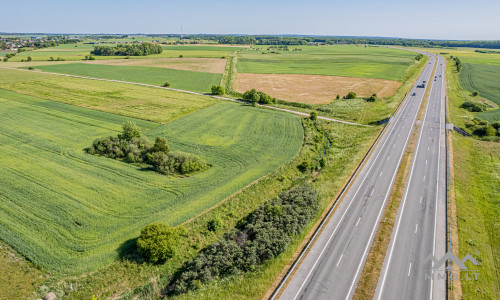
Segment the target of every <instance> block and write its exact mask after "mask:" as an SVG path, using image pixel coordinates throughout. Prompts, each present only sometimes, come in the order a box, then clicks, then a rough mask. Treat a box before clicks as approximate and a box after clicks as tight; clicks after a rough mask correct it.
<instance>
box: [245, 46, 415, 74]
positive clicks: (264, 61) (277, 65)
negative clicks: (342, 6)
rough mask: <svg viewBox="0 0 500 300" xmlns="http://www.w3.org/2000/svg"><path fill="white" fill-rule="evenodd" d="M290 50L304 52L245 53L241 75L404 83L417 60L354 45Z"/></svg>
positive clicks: (406, 54)
mask: <svg viewBox="0 0 500 300" xmlns="http://www.w3.org/2000/svg"><path fill="white" fill-rule="evenodd" d="M289 48H291V49H293V48H299V49H302V51H279V52H280V54H272V53H266V54H262V51H263V50H249V51H245V52H243V53H242V54H241V55H240V56H239V59H238V72H240V73H259V74H262V73H264V74H309V75H332V76H345V77H363V78H379V79H387V80H396V81H401V80H402V79H403V76H404V75H405V72H406V70H407V68H408V66H410V65H412V64H413V63H414V61H415V60H414V57H415V56H416V54H415V53H412V52H409V51H404V50H399V49H392V48H384V47H364V46H354V45H334V46H290V47H289ZM259 49H267V46H266V47H262V46H260V47H259ZM264 52H266V51H264Z"/></svg>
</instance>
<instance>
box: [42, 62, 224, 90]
mask: <svg viewBox="0 0 500 300" xmlns="http://www.w3.org/2000/svg"><path fill="white" fill-rule="evenodd" d="M36 69H38V70H42V71H45V72H54V73H63V74H71V75H78V76H88V77H96V78H105V79H114V80H122V81H130V82H139V83H147V84H153V85H158V86H161V85H163V84H164V83H165V82H166V81H168V82H169V83H170V87H171V88H176V89H181V90H188V91H194V92H200V93H208V92H210V87H211V86H212V85H214V84H220V81H221V78H222V74H217V73H202V72H194V71H186V70H176V69H167V68H157V67H138V66H110V65H98V64H84V63H76V64H59V65H47V66H37V67H36Z"/></svg>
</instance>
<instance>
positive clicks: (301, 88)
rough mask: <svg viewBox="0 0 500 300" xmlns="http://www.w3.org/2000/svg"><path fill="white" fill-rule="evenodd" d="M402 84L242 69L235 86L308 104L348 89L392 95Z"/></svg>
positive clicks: (326, 100) (316, 102) (241, 91)
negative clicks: (251, 71)
mask: <svg viewBox="0 0 500 300" xmlns="http://www.w3.org/2000/svg"><path fill="white" fill-rule="evenodd" d="M400 86H401V83H400V82H399V81H393V80H384V79H374V78H354V77H341V76H324V75H303V74H254V73H239V74H237V75H236V82H235V90H236V91H238V92H240V93H244V92H245V91H247V90H250V89H252V88H255V89H258V90H259V91H263V92H264V93H267V94H269V95H271V96H273V97H276V98H278V99H283V100H289V101H294V102H302V103H309V104H326V103H330V102H331V101H332V100H333V99H334V98H335V97H336V96H337V95H340V96H345V95H347V93H349V92H355V93H356V94H357V95H358V96H361V97H366V96H371V95H372V94H377V96H378V97H389V96H392V95H394V94H395V93H396V91H397V89H398V88H399V87H400Z"/></svg>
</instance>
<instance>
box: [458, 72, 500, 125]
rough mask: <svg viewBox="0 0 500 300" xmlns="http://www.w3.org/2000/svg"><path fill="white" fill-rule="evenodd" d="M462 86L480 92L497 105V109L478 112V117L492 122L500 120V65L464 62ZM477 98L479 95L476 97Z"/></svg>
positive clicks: (461, 73)
mask: <svg viewBox="0 0 500 300" xmlns="http://www.w3.org/2000/svg"><path fill="white" fill-rule="evenodd" d="M460 82H461V84H462V86H463V87H464V88H465V89H467V90H469V91H470V92H471V93H472V92H475V91H477V92H479V96H480V97H485V98H487V99H489V100H491V101H493V102H495V103H496V104H497V105H496V106H497V109H495V110H490V111H487V112H483V113H480V114H478V117H479V118H481V119H484V120H487V121H490V122H495V121H500V109H498V105H500V65H487V64H469V63H466V64H463V68H462V71H461V72H460ZM474 98H477V97H474Z"/></svg>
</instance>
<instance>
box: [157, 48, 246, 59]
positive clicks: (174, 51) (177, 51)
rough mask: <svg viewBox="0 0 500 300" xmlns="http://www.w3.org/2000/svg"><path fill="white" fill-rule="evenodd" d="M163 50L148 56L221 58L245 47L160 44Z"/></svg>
mask: <svg viewBox="0 0 500 300" xmlns="http://www.w3.org/2000/svg"><path fill="white" fill-rule="evenodd" d="M162 47H163V52H162V53H161V54H157V55H151V56H149V57H152V58H155V57H179V55H182V56H184V57H209V58H221V57H223V56H224V57H228V56H229V55H230V54H231V53H232V52H234V51H237V50H242V49H246V48H245V47H229V46H205V45H175V46H162Z"/></svg>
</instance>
